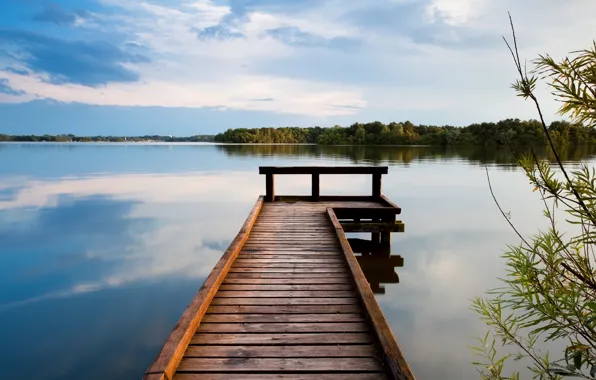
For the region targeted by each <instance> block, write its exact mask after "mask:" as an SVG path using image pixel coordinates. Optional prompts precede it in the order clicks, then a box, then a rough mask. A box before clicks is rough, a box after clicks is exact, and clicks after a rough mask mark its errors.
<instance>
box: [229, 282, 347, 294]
mask: <svg viewBox="0 0 596 380" xmlns="http://www.w3.org/2000/svg"><path fill="white" fill-rule="evenodd" d="M352 289H354V287H353V286H352V284H316V285H315V284H307V285H283V284H274V285H271V284H267V285H247V284H227V283H225V282H224V283H223V284H222V285H221V286H220V287H219V291H220V292H223V291H231V290H235V291H248V290H254V291H259V292H271V291H312V292H323V291H330V290H335V291H337V290H341V291H346V290H352Z"/></svg>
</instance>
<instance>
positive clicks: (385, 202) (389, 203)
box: [379, 195, 401, 210]
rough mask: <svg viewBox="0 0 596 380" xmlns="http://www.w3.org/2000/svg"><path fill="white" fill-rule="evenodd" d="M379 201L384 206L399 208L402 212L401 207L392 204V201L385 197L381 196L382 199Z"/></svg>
mask: <svg viewBox="0 0 596 380" xmlns="http://www.w3.org/2000/svg"><path fill="white" fill-rule="evenodd" d="M379 200H380V201H381V203H382V204H384V205H386V206H389V207H395V208H399V209H400V210H401V207H399V206H398V205H397V204H395V203H394V202H392V201H391V199H389V198H388V197H386V196H385V195H381V198H380V199H379Z"/></svg>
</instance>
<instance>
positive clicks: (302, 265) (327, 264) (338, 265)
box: [234, 259, 346, 269]
mask: <svg viewBox="0 0 596 380" xmlns="http://www.w3.org/2000/svg"><path fill="white" fill-rule="evenodd" d="M246 261H251V260H243V261H242V262H240V263H239V262H237V261H236V262H235V263H234V268H247V269H249V268H269V269H275V268H285V269H288V268H319V269H320V268H345V265H346V264H345V262H343V261H331V262H329V261H320V262H310V263H305V262H294V260H292V259H288V261H287V262H285V263H280V262H273V263H266V262H257V263H251V262H246Z"/></svg>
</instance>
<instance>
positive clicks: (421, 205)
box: [0, 144, 593, 380]
mask: <svg viewBox="0 0 596 380" xmlns="http://www.w3.org/2000/svg"><path fill="white" fill-rule="evenodd" d="M566 157H567V159H568V160H569V161H570V164H572V163H573V162H574V161H576V160H579V159H584V160H591V159H592V157H593V152H591V151H589V150H586V149H583V150H579V149H578V150H570V151H568V152H566ZM485 163H486V164H488V166H489V170H490V173H491V178H492V181H493V186H494V189H495V192H496V194H497V196H498V197H499V200H500V201H501V202H502V205H503V207H504V208H505V209H506V211H510V212H511V216H512V219H513V221H514V222H515V223H516V224H517V225H518V226H519V227H520V229H521V230H522V232H523V233H527V234H531V233H534V232H536V231H535V226H536V225H537V224H541V213H540V210H541V208H540V206H541V205H540V201H539V199H538V198H537V194H536V193H532V189H531V188H530V186H529V185H528V181H527V180H526V179H525V177H524V176H523V174H522V173H521V172H519V171H518V170H517V169H516V168H515V167H514V166H512V165H511V157H510V155H509V154H507V152H506V151H505V150H502V151H498V152H490V153H489V152H486V151H485V150H483V149H465V150H461V149H460V150H457V149H448V150H446V149H437V148H433V149H431V148H399V147H385V148H375V147H368V148H354V147H335V148H317V147H312V146H217V145H174V146H171V145H93V144H81V145H78V144H64V145H57V144H56V145H54V144H0V343H1V345H0V350H2V353H1V354H0V368H2V378H19V379H23V380H24V379H36V380H54V379H61V380H62V379H64V380H80V379H85V380H93V379H102V380H104V379H112V380H118V379H140V378H141V377H142V374H143V373H144V370H145V369H146V368H147V366H148V365H149V364H150V363H151V361H152V360H153V358H154V356H155V355H156V353H157V352H158V350H159V349H160V347H161V345H162V343H163V342H164V340H165V338H166V337H167V335H168V334H169V332H170V331H171V329H172V327H173V326H174V324H175V323H176V321H177V320H178V317H179V316H180V314H181V312H182V311H183V310H184V308H185V307H186V306H187V304H188V302H189V301H190V300H191V298H192V297H193V295H194V293H195V291H197V290H198V288H199V287H200V286H201V284H202V282H203V281H204V279H205V277H206V276H207V274H208V273H209V272H210V270H211V268H212V266H213V265H214V264H215V262H216V261H217V260H218V259H219V257H220V255H221V254H222V252H223V251H224V250H225V248H226V247H227V245H228V244H229V243H230V241H231V240H232V239H233V237H234V236H235V234H236V233H237V231H238V229H239V228H240V226H241V224H242V223H243V221H244V219H245V217H246V215H247V213H248V211H249V210H250V209H251V207H252V205H253V203H254V201H255V199H256V197H257V196H258V195H259V194H261V193H263V192H264V182H265V181H264V178H263V177H261V176H259V175H258V166H259V165H350V164H368V165H370V164H382V165H388V166H389V167H390V168H389V175H388V176H385V177H384V182H383V192H384V194H385V195H387V196H389V197H390V198H391V199H392V200H393V201H395V202H396V203H398V204H399V205H400V206H401V207H402V208H403V213H402V216H401V219H403V220H404V222H405V223H406V233H404V234H394V235H393V246H392V253H393V254H394V255H401V256H403V257H404V261H405V265H404V267H403V268H398V269H397V273H398V275H399V284H386V285H385V286H384V287H385V294H383V295H381V294H379V295H378V300H379V303H380V304H381V307H382V309H383V312H384V313H385V316H386V317H387V319H388V321H389V323H390V325H391V327H392V329H393V331H394V334H395V335H396V337H397V340H398V343H399V344H400V346H401V348H402V350H403V351H404V354H405V356H406V359H407V360H408V361H409V363H410V365H411V367H412V369H413V371H414V373H415V374H416V376H417V377H418V378H419V379H436V378H441V379H458V380H459V379H476V378H478V376H477V374H476V373H475V369H474V368H473V367H472V366H471V365H470V364H468V363H469V362H470V361H471V360H473V356H472V355H471V353H470V351H469V349H467V345H469V344H473V343H474V341H473V338H474V337H476V336H479V335H481V334H483V332H484V328H483V326H482V325H481V324H480V323H479V322H478V320H477V317H476V316H475V315H474V314H473V313H472V312H470V311H469V304H470V298H472V297H474V296H476V295H480V294H481V293H482V292H483V291H484V290H486V289H489V288H491V287H493V286H495V285H496V284H497V282H496V281H495V278H496V277H497V276H499V275H500V274H502V272H503V265H502V261H501V259H500V258H499V256H500V254H501V253H502V251H503V249H504V247H505V245H506V244H508V243H516V242H517V239H516V238H515V235H514V233H513V232H511V231H510V230H509V228H508V226H507V224H506V223H505V221H504V220H503V219H502V217H501V216H500V214H499V213H498V210H497V209H496V207H495V206H494V204H493V201H492V199H491V197H490V194H489V192H488V188H487V182H486V174H485V171H484V165H485ZM309 181H310V179H309V178H308V177H306V176H305V177H302V176H288V177H280V178H279V179H278V181H277V183H276V187H277V188H276V190H277V192H278V193H279V194H284V193H285V194H308V192H309V190H310V182H309ZM321 191H322V194H368V193H369V191H370V178H368V176H362V177H361V176H353V177H346V176H332V177H330V176H323V177H322V178H321Z"/></svg>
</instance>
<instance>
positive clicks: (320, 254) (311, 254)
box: [238, 248, 343, 259]
mask: <svg viewBox="0 0 596 380" xmlns="http://www.w3.org/2000/svg"><path fill="white" fill-rule="evenodd" d="M257 255H259V256H267V257H265V258H274V257H275V256H277V257H278V258H279V256H284V257H288V256H291V257H293V256H296V257H298V256H301V257H302V258H304V259H306V258H309V259H310V258H336V257H341V258H342V259H343V255H342V254H341V253H339V250H336V249H330V250H325V251H317V250H316V249H312V250H304V249H301V250H299V251H296V250H294V251H287V250H278V251H276V250H274V249H268V250H265V249H263V250H260V249H254V250H249V249H248V248H247V249H245V250H243V251H241V252H240V254H239V255H238V257H242V256H244V257H247V256H250V257H253V256H254V257H256V256H257Z"/></svg>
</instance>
